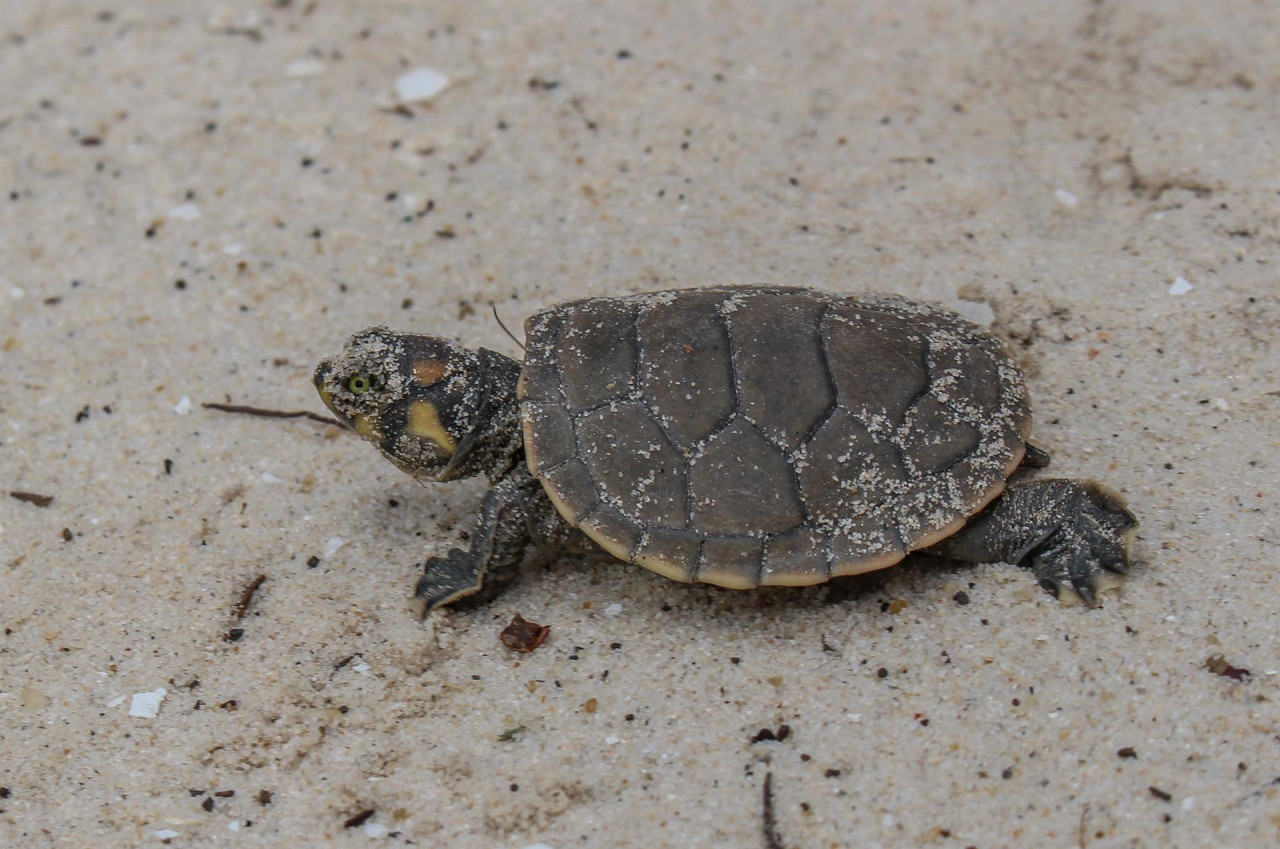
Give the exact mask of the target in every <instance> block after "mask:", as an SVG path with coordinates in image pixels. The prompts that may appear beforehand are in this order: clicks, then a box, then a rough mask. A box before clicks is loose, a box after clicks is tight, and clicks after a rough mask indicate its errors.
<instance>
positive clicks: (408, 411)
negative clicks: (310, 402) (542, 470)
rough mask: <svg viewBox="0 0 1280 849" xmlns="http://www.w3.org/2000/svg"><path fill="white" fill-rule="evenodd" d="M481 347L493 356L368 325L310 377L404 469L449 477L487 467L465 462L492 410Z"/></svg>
mask: <svg viewBox="0 0 1280 849" xmlns="http://www.w3.org/2000/svg"><path fill="white" fill-rule="evenodd" d="M485 354H490V355H491V356H497V355H492V354H491V352H488V351H472V350H469V349H467V348H461V347H458V346H457V345H454V344H452V343H450V342H448V341H447V340H444V339H441V338H440V337H438V336H425V335H415V334H408V333H395V332H393V331H391V330H388V329H387V328H385V327H371V328H369V329H368V330H365V331H363V332H361V333H357V334H356V335H355V336H353V337H351V339H350V340H348V341H347V345H346V347H345V348H343V350H342V353H340V354H338V355H337V356H336V357H330V358H328V359H325V360H323V361H321V363H320V365H318V366H316V370H315V376H314V378H313V379H314V381H315V385H316V389H317V390H319V392H320V398H321V399H322V400H323V401H324V403H325V406H327V407H328V408H329V409H330V410H332V411H333V412H334V414H335V415H337V417H338V418H339V419H341V421H342V423H343V424H345V425H346V426H347V427H350V428H351V429H352V430H354V431H355V432H356V433H358V434H359V435H360V436H362V437H364V438H365V439H367V440H368V441H369V442H372V443H373V444H374V445H376V446H378V449H379V450H380V451H381V452H382V453H383V454H385V455H386V457H387V459H389V460H391V462H393V463H395V464H396V465H397V466H399V467H400V469H401V470H403V471H404V472H406V473H408V474H409V475H412V476H413V477H415V478H417V479H419V480H422V481H440V480H449V479H452V478H457V477H465V476H467V475H470V474H476V473H478V472H481V471H486V469H484V468H482V467H478V466H477V464H476V463H475V462H468V460H474V459H477V458H472V457H471V455H472V454H473V453H474V452H473V449H474V447H475V445H476V442H477V435H479V434H483V433H485V432H486V431H487V430H488V429H489V428H488V425H490V424H491V423H490V422H488V421H486V420H487V419H490V418H492V417H493V414H494V409H493V407H494V403H493V402H494V400H495V392H494V386H493V385H492V384H493V382H494V375H492V374H491V371H492V370H491V369H489V368H487V367H486V362H487V358H486V357H484V356H483V355H485ZM504 359H505V358H504ZM508 362H510V361H508ZM512 365H515V364H514V363H512ZM512 386H513V387H514V381H512ZM504 394H505V393H502V392H498V393H496V395H498V396H501V395H504ZM512 394H513V393H512ZM514 404H515V402H514V397H512V399H511V400H510V401H509V406H512V407H514Z"/></svg>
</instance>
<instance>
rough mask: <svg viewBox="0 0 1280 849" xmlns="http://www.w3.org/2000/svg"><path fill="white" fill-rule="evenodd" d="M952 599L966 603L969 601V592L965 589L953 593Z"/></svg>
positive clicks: (962, 603)
mask: <svg viewBox="0 0 1280 849" xmlns="http://www.w3.org/2000/svg"><path fill="white" fill-rule="evenodd" d="M951 600H952V601H954V602H955V603H956V604H959V605H965V604H968V603H969V594H968V593H967V592H965V591H964V590H961V591H960V592H958V593H956V594H955V595H953V596H952V597H951Z"/></svg>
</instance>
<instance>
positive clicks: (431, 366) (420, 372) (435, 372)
mask: <svg viewBox="0 0 1280 849" xmlns="http://www.w3.org/2000/svg"><path fill="white" fill-rule="evenodd" d="M448 371H449V366H448V365H447V364H445V363H442V362H440V361H439V360H415V361H414V363H413V379H414V380H415V381H417V382H418V383H420V384H422V385H423V386H430V385H431V384H433V383H439V382H440V379H441V378H443V377H444V376H445V374H446V373H447V372H448Z"/></svg>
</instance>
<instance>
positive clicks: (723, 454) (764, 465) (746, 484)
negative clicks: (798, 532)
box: [689, 418, 804, 534]
mask: <svg viewBox="0 0 1280 849" xmlns="http://www.w3.org/2000/svg"><path fill="white" fill-rule="evenodd" d="M689 480H690V484H691V488H692V491H693V524H694V527H696V528H698V529H699V530H702V531H705V532H706V533H708V534H743V533H760V532H767V531H785V530H788V529H790V528H794V527H796V526H797V525H799V524H800V523H801V522H802V521H804V507H803V506H802V505H801V504H800V493H799V491H798V490H797V489H796V485H795V479H794V477H793V476H792V474H791V468H790V464H789V463H788V462H787V459H786V458H785V457H784V456H783V455H782V452H781V451H779V450H778V449H777V448H775V447H773V445H771V444H770V443H769V441H768V440H767V439H765V438H764V436H762V435H761V434H760V432H759V431H757V430H756V429H755V428H754V427H752V426H751V425H750V424H749V423H748V422H747V421H746V420H745V419H742V418H737V419H735V420H734V421H733V423H732V424H730V425H729V426H728V427H726V428H725V429H724V430H722V431H720V432H719V433H716V434H715V435H714V436H712V437H711V439H710V440H709V441H708V443H707V447H706V450H704V451H703V453H702V455H701V456H699V457H698V458H697V459H695V460H694V461H693V463H692V465H691V467H690V469H689Z"/></svg>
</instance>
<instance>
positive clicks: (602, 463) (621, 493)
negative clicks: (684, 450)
mask: <svg viewBox="0 0 1280 849" xmlns="http://www.w3.org/2000/svg"><path fill="white" fill-rule="evenodd" d="M578 433H579V434H580V438H581V440H582V442H583V444H584V445H589V446H591V449H589V450H587V451H585V452H584V453H583V459H584V460H586V463H587V468H589V469H590V470H591V474H592V475H593V476H594V477H595V480H596V484H597V485H598V488H599V490H600V492H601V494H602V495H603V496H604V498H605V500H607V501H609V502H610V503H611V504H614V505H616V506H618V507H619V508H621V509H623V510H625V511H627V512H628V513H629V514H630V515H632V516H634V517H635V518H636V519H637V520H638V521H639V522H641V523H642V524H644V525H646V526H655V525H656V526H661V527H668V528H683V527H684V526H685V521H686V519H687V517H688V513H689V507H688V500H687V497H686V496H687V491H688V480H687V478H686V476H685V461H684V458H683V457H681V456H680V454H679V453H677V452H676V450H675V449H674V448H672V447H671V444H670V443H669V442H667V438H666V436H664V435H663V433H662V430H661V429H660V428H659V427H658V425H657V424H656V423H655V422H654V421H653V418H652V417H651V416H650V415H649V411H648V408H647V407H645V405H644V404H643V403H641V402H639V401H625V402H620V403H617V404H610V405H608V406H605V407H600V408H599V409H596V410H592V411H591V412H588V413H584V414H583V415H582V416H581V417H580V418H579V420H578ZM604 446H608V450H607V451H606V450H605V448H604Z"/></svg>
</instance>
